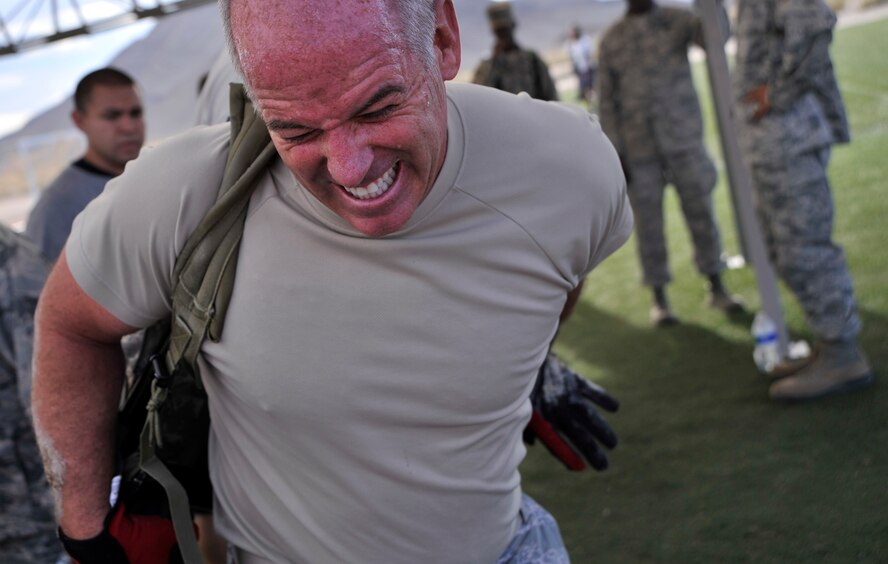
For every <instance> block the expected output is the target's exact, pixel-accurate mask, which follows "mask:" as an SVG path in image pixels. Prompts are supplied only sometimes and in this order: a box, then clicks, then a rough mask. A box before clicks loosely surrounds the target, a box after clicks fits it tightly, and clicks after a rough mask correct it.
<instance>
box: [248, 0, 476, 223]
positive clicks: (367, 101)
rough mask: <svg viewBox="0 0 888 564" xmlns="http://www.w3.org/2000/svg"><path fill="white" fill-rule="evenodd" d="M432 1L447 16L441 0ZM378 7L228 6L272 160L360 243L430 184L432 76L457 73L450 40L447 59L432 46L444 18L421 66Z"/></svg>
mask: <svg viewBox="0 0 888 564" xmlns="http://www.w3.org/2000/svg"><path fill="white" fill-rule="evenodd" d="M315 4H317V5H318V6H320V7H321V8H322V10H323V16H317V15H315V14H317V13H318V12H316V11H314V10H313V7H317V6H315ZM438 4H441V5H446V6H449V8H450V11H449V13H450V14H451V15H452V5H450V2H449V0H447V1H439V2H438ZM368 5H369V7H368ZM386 5H387V3H386V2H385V1H384V0H377V1H376V2H369V3H368V2H361V3H354V2H348V1H341V2H316V1H314V0H304V1H296V2H288V3H280V4H278V5H277V6H275V7H268V6H261V7H260V6H254V5H253V4H252V3H249V2H247V1H245V0H238V1H237V2H235V3H234V4H233V5H232V28H233V31H234V34H235V37H236V44H237V48H238V53H239V55H240V58H241V61H242V64H243V66H244V70H245V74H246V76H247V79H248V81H249V83H250V86H251V87H252V89H253V93H254V94H255V97H256V99H257V101H258V103H259V106H260V111H261V113H262V117H263V118H264V120H265V122H266V124H267V125H268V127H269V130H270V132H271V136H272V140H273V142H274V144H275V147H276V148H277V150H278V152H279V153H280V155H281V158H282V159H283V161H284V163H285V164H286V165H287V167H288V168H289V169H290V170H291V171H292V172H293V174H294V175H295V177H296V179H297V180H298V181H299V182H300V184H301V185H302V186H303V187H304V188H305V189H306V190H308V191H309V192H310V193H311V194H312V195H314V197H315V198H317V199H318V200H319V201H320V202H322V203H323V204H324V205H325V206H327V207H328V208H330V209H331V210H332V211H334V212H335V213H336V214H338V215H339V216H340V217H342V218H343V219H345V220H346V221H347V222H348V223H349V224H351V225H352V226H353V227H354V228H355V229H357V230H358V231H360V232H361V233H364V234H365V235H368V236H371V237H381V236H384V235H388V234H390V233H393V232H395V231H397V230H398V229H400V228H401V227H402V226H403V225H404V223H406V222H407V220H408V219H410V217H411V216H412V215H413V213H414V212H415V211H416V208H417V207H418V206H419V205H420V203H422V201H423V199H424V198H425V196H426V195H427V193H428V191H429V189H430V188H431V186H432V184H433V183H434V181H435V178H436V177H437V175H438V172H439V171H440V169H441V165H442V164H443V160H444V154H445V152H446V148H447V114H446V99H445V94H444V87H443V79H446V78H452V76H453V75H454V74H455V72H456V70H457V69H458V67H459V55H458V53H459V49H458V38H457V39H456V41H457V45H456V47H455V51H454V47H453V46H452V45H451V43H452V40H451V39H447V38H445V40H444V41H442V40H441V37H442V36H443V35H446V33H449V32H448V31H447V30H445V33H442V32H441V31H440V26H441V21H440V20H441V19H442V18H444V19H445V21H444V24H445V25H448V24H449V23H450V22H448V21H446V19H447V18H446V16H441V17H439V24H438V25H439V32H438V33H436V48H435V51H434V53H435V59H434V61H432V63H431V65H430V64H428V63H427V62H425V61H424V60H423V59H422V57H421V56H420V55H419V54H417V53H414V52H412V51H411V50H410V49H408V48H406V46H405V45H404V43H405V40H404V37H403V33H401V32H400V27H399V26H400V24H399V20H398V18H397V17H396V16H394V15H392V10H391V9H388V10H386V9H383V8H384V7H385V6H386ZM439 13H444V12H443V10H442V9H441V8H439ZM452 26H453V28H454V31H455V27H456V20H455V16H454V17H452ZM445 43H446V44H445ZM454 64H455V67H454Z"/></svg>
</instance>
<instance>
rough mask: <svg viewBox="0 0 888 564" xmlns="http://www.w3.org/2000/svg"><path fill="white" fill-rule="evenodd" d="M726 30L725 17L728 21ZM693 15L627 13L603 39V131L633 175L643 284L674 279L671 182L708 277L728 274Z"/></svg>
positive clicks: (657, 10) (658, 10)
mask: <svg viewBox="0 0 888 564" xmlns="http://www.w3.org/2000/svg"><path fill="white" fill-rule="evenodd" d="M724 21H725V25H726V23H727V17H726V16H725V19H724ZM702 33H703V32H702V25H701V22H700V19H699V18H698V17H697V16H696V15H694V14H693V13H691V12H689V11H687V10H682V9H677V8H668V7H662V6H654V8H653V9H652V10H651V11H649V12H647V13H643V14H627V15H626V16H625V17H624V18H623V19H621V20H620V21H618V22H617V23H615V24H614V25H613V26H611V27H610V28H609V29H608V30H607V31H606V32H605V34H604V36H603V38H602V40H601V45H600V46H599V55H598V96H599V112H600V115H601V125H602V127H603V128H604V132H605V133H606V134H607V136H608V137H609V138H610V140H611V142H612V143H613V144H614V146H615V147H616V149H617V152H618V153H619V154H620V158H621V160H622V161H623V166H624V168H625V170H626V172H627V177H628V178H627V180H628V191H629V200H630V202H631V204H632V211H633V213H634V214H635V218H636V221H635V233H636V236H637V244H638V253H639V258H640V260H641V266H642V271H643V275H644V278H643V282H644V283H645V284H646V285H649V286H665V285H666V284H667V283H668V282H669V281H670V280H671V276H670V273H669V265H668V258H667V254H666V242H665V240H664V235H663V191H664V188H665V186H666V184H667V183H669V182H671V183H672V184H673V185H674V186H675V188H676V190H677V192H678V196H679V198H680V200H681V206H682V212H683V213H684V216H685V221H686V222H687V224H688V228H689V229H690V232H691V238H692V241H693V244H694V261H695V263H696V265H697V269H698V270H699V271H700V272H701V273H702V274H704V275H712V274H717V273H718V272H720V271H721V270H722V269H723V268H724V264H723V263H722V260H721V238H720V235H719V229H718V224H717V223H716V220H715V214H714V212H713V206H712V190H713V188H714V187H715V183H716V180H717V172H716V169H715V166H714V165H713V163H712V159H711V158H710V157H709V155H708V154H707V152H706V148H705V147H704V146H703V117H702V115H701V112H700V104H699V101H698V100H697V92H696V90H695V89H694V83H693V80H692V78H691V68H690V64H689V63H688V55H687V50H688V47H690V45H691V43H692V42H693V43H697V44H700V45H702V42H703V37H702Z"/></svg>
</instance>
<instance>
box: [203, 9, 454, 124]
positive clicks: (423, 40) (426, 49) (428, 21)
mask: <svg viewBox="0 0 888 564" xmlns="http://www.w3.org/2000/svg"><path fill="white" fill-rule="evenodd" d="M260 1H261V0H260ZM437 1H438V0H386V2H388V3H390V4H393V5H394V6H395V7H396V8H397V11H398V13H399V14H400V16H401V23H402V24H403V29H404V31H405V38H404V40H405V44H406V45H407V47H408V48H409V49H410V51H411V52H414V53H418V54H419V55H420V57H421V58H422V61H423V62H424V63H425V64H426V65H427V66H429V67H431V65H432V64H434V61H435V53H434V49H433V44H434V43H433V39H434V35H435V3H436V2H437ZM219 13H220V15H221V16H222V27H223V28H224V30H225V42H226V44H227V45H228V55H229V56H230V57H231V62H232V63H233V64H234V68H235V69H236V70H237V71H238V73H239V74H240V75H241V76H242V77H244V88H246V91H247V94H248V95H249V96H250V98H251V99H252V100H253V102H254V104H255V102H256V100H255V98H254V97H253V91H252V89H251V88H250V85H249V84H248V80H247V76H246V74H245V73H244V69H243V65H241V61H240V57H238V55H237V46H236V45H235V44H234V34H233V33H232V31H231V0H219ZM256 107H257V108H258V106H256Z"/></svg>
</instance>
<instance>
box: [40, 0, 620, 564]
mask: <svg viewBox="0 0 888 564" xmlns="http://www.w3.org/2000/svg"><path fill="white" fill-rule="evenodd" d="M220 8H221V11H222V14H223V20H224V22H225V24H226V27H227V29H228V31H229V33H230V38H231V48H232V53H233V55H234V59H235V62H236V65H237V66H238V67H239V69H238V70H239V71H241V72H242V75H243V76H244V77H245V80H246V83H247V85H248V87H249V88H250V89H251V92H252V97H253V99H254V100H255V102H256V104H257V107H258V111H259V113H260V114H261V116H262V118H263V119H264V121H265V123H266V125H267V126H268V128H269V131H270V133H271V138H272V141H273V142H274V145H275V147H276V149H277V152H278V155H279V159H277V160H276V161H275V162H274V163H273V164H272V165H271V166H270V167H269V169H268V171H267V174H266V175H265V176H264V177H263V178H262V180H261V181H260V183H259V185H258V186H257V187H256V188H255V191H254V193H253V195H252V200H251V205H250V209H249V214H248V217H247V220H246V223H245V228H244V236H243V241H242V243H241V247H240V255H239V259H238V264H237V273H236V283H235V285H234V291H233V295H232V298H231V302H230V305H229V308H228V312H227V317H226V321H225V332H224V334H223V335H222V337H221V340H220V341H219V342H210V341H207V342H205V343H204V345H203V349H202V359H201V362H202V364H201V373H202V375H203V380H204V383H205V386H206V388H207V393H208V397H209V402H210V404H209V405H210V412H211V413H212V424H211V431H210V444H209V448H210V461H211V464H210V475H211V478H212V482H213V486H214V492H215V499H214V503H213V517H214V520H215V525H216V527H217V530H218V531H219V532H220V533H221V534H222V536H224V537H225V538H226V539H227V540H228V542H229V543H230V545H232V546H233V547H234V551H235V554H236V557H237V560H238V562H240V563H246V564H256V563H267V562H294V561H296V562H441V563H452V562H488V563H489V562H496V561H498V560H499V561H502V562H508V561H516V560H515V558H517V556H516V555H517V554H519V553H521V554H527V553H535V554H538V555H539V556H540V558H544V557H546V558H549V560H548V561H553V562H565V561H566V560H567V555H566V551H565V549H564V547H563V544H562V542H561V539H560V536H559V534H558V530H557V525H556V524H555V523H554V520H553V519H552V518H551V516H549V515H548V514H547V513H546V512H545V511H544V510H542V508H540V507H539V506H538V505H536V504H535V503H534V502H533V501H532V500H531V499H530V498H528V497H527V496H524V495H523V494H522V491H521V484H520V476H519V473H518V464H519V463H520V461H521V460H522V458H523V456H524V454H525V447H524V445H523V444H522V438H521V434H522V430H523V429H524V427H525V425H526V424H527V421H528V419H529V417H530V414H531V408H530V405H529V402H528V396H529V394H530V391H531V388H532V387H533V385H534V381H535V377H536V373H537V369H538V368H539V367H540V365H541V364H542V362H543V360H544V359H545V358H546V355H547V351H548V347H549V343H550V342H551V340H552V338H553V336H554V335H555V332H556V330H557V328H558V320H559V314H560V313H561V311H562V309H563V306H564V305H565V302H566V300H567V297H568V295H569V294H570V293H571V292H573V291H574V290H575V289H576V288H577V287H578V285H579V284H580V283H581V281H582V280H583V279H584V277H585V276H586V275H587V274H588V273H589V271H590V270H591V269H592V268H593V267H594V266H595V265H597V264H598V263H599V262H600V261H601V260H603V259H604V258H605V257H607V256H608V255H609V254H611V253H612V252H614V251H615V250H616V249H617V248H619V246H620V245H622V244H623V243H624V242H625V241H626V239H627V238H628V237H629V235H630V232H631V229H632V214H631V210H630V207H629V204H628V200H627V198H626V194H625V180H624V178H623V175H622V172H621V170H620V166H619V161H618V158H617V155H616V153H615V151H614V150H613V147H612V146H611V144H610V143H609V142H608V141H607V139H606V137H605V136H604V134H603V133H602V132H601V129H600V128H599V127H598V124H597V122H596V121H595V119H594V118H593V117H591V116H589V115H588V114H587V113H586V112H584V111H583V110H582V109H580V108H572V107H568V106H564V105H560V104H552V103H547V102H542V101H539V100H533V99H531V98H529V97H527V96H515V95H513V94H509V93H505V92H500V91H497V90H494V89H490V88H483V87H479V86H476V85H470V84H462V85H461V84H448V85H446V86H445V81H446V80H449V79H451V78H453V77H454V76H455V75H456V73H457V71H458V69H459V63H460V37H459V27H458V23H457V18H456V13H455V10H454V6H453V3H452V1H451V0H423V1H416V0H375V1H372V2H360V3H355V2H348V1H345V0H291V1H287V2H252V1H247V0H233V1H232V2H230V4H229V3H228V2H222V4H221V6H220ZM546 131H550V132H557V133H558V135H557V136H554V137H553V136H546ZM541 135H542V136H543V137H544V138H547V139H549V138H557V139H559V141H558V142H552V143H546V144H544V145H542V146H541V145H540V144H538V143H537V140H538V139H539V138H540V137H541ZM228 141H229V128H228V127H227V126H226V125H224V124H223V125H220V126H217V127H208V128H197V129H194V130H191V131H190V132H187V133H185V134H183V135H182V136H180V137H178V138H175V139H173V140H171V141H169V142H167V143H164V144H161V145H159V146H158V147H156V148H154V149H151V150H146V151H145V152H144V154H143V155H142V156H140V157H139V159H137V160H136V161H134V162H133V163H131V164H130V165H129V166H128V167H127V170H126V172H125V173H124V174H123V175H122V176H121V177H119V178H118V179H115V180H114V181H112V182H113V184H112V185H111V186H110V187H109V189H108V190H106V191H105V193H104V194H103V195H102V196H100V197H99V198H98V199H96V200H94V201H93V203H91V204H90V206H89V207H87V209H86V210H85V211H84V212H83V213H82V214H81V215H80V216H79V217H78V219H77V220H76V221H75V224H74V228H73V231H72V234H71V238H70V240H69V241H70V242H69V244H68V245H67V246H66V252H65V254H64V255H63V256H62V258H61V259H60V260H59V262H58V263H57V265H56V267H55V269H54V271H53V273H52V274H51V276H50V279H49V281H48V282H47V286H46V289H45V291H44V294H43V297H42V298H41V302H40V305H39V308H38V350H37V355H36V360H37V378H36V381H35V390H34V406H35V418H36V422H37V429H38V433H37V434H38V439H39V440H40V442H41V445H42V449H43V451H44V455H45V458H46V460H47V466H48V468H49V470H48V471H49V474H50V480H51V483H52V484H53V485H54V487H55V492H56V494H57V496H58V501H59V507H60V516H59V518H60V530H61V532H62V534H63V535H64V536H63V538H67V539H68V540H69V541H73V542H74V543H78V542H80V543H86V544H90V543H105V544H104V545H103V546H109V545H114V546H115V547H118V548H119V547H120V546H122V550H123V551H124V552H125V553H126V555H127V557H128V558H129V559H130V560H131V561H133V562H136V561H138V560H136V559H137V556H138V552H139V551H138V542H135V546H136V548H134V547H133V545H132V544H130V541H128V540H127V539H121V538H119V537H115V536H114V535H113V531H112V532H109V530H108V529H106V528H105V527H104V525H103V524H104V521H105V518H106V515H107V514H108V512H109V507H108V504H107V494H108V491H107V490H108V486H107V484H108V482H109V480H110V478H111V476H110V469H111V468H112V460H111V456H112V452H111V451H112V449H111V444H110V442H109V437H111V436H112V433H113V425H114V416H115V408H116V405H117V400H118V397H119V392H120V382H119V379H120V378H119V376H117V374H118V373H119V371H120V364H121V362H122V361H121V359H120V358H119V353H118V352H117V350H116V349H117V347H115V346H114V345H115V344H116V342H117V341H118V340H119V338H120V335H122V334H125V333H128V332H132V331H133V329H134V328H138V327H145V326H148V325H150V324H152V323H153V322H155V321H156V320H158V319H161V318H164V317H165V316H168V315H169V303H168V297H169V290H170V289H169V284H170V279H171V273H170V269H171V268H172V264H173V262H174V259H175V256H176V253H177V252H178V251H179V250H180V246H181V245H182V244H183V241H184V239H185V238H186V237H187V234H188V233H189V232H190V231H191V230H192V229H194V227H195V225H196V224H197V223H198V221H199V220H200V218H201V217H202V216H203V214H204V213H205V212H206V210H207V209H208V208H209V206H210V205H211V204H212V202H213V201H214V200H215V197H216V193H217V190H218V186H219V183H220V180H221V174H222V171H223V168H224V165H225V160H226V155H227V149H228ZM569 154H573V155H575V158H570V157H569ZM590 155H592V158H590ZM553 179H557V181H554V180H553ZM146 185H150V186H151V187H152V188H153V189H154V190H153V193H152V194H151V196H150V197H147V196H146V195H145V194H146V190H145V186H146ZM553 226H555V227H553ZM75 241H76V244H73V243H74V242H75ZM121 265H126V266H125V267H121ZM75 414H76V415H75ZM86 445H88V446H86ZM109 536H110V537H111V538H110V539H109ZM81 546H82V545H81ZM81 563H82V564H88V563H86V562H83V559H81Z"/></svg>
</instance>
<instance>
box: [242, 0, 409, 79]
mask: <svg viewBox="0 0 888 564" xmlns="http://www.w3.org/2000/svg"><path fill="white" fill-rule="evenodd" d="M390 5H391V2H390V1H389V0H272V1H268V2H265V1H259V2H256V1H254V0H233V1H232V2H231V29H232V35H233V37H234V43H235V47H236V49H237V54H238V57H239V59H240V63H241V66H242V67H243V69H244V71H245V72H246V73H247V75H248V76H249V75H250V74H252V72H253V71H255V70H260V71H261V70H262V69H263V68H265V69H267V68H268V66H269V65H275V66H277V65H280V64H287V63H299V64H301V65H305V66H307V67H309V68H311V67H314V68H321V67H323V66H324V65H325V64H327V63H329V62H331V59H334V58H342V59H347V58H349V57H357V58H360V56H361V55H360V52H361V51H362V50H366V49H367V48H368V47H369V48H373V47H377V48H379V47H382V48H385V47H394V46H395V45H396V43H397V41H398V40H399V38H401V40H403V38H402V37H401V33H400V32H401V30H400V29H398V23H397V22H398V18H397V17H395V14H394V12H393V10H392V9H391V6H390Z"/></svg>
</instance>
